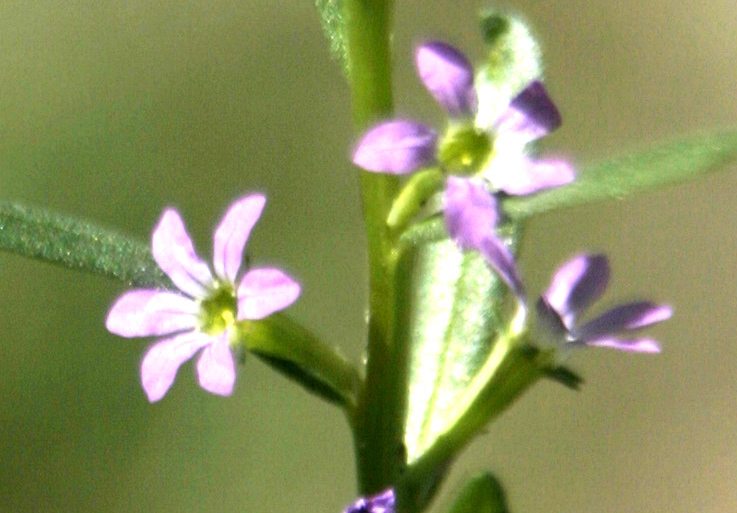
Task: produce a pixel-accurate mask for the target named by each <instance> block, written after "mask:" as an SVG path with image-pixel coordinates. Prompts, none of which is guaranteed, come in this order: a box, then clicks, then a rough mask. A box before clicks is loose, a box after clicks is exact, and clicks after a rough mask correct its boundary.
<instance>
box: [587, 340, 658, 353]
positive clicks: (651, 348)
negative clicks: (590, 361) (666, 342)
mask: <svg viewBox="0 0 737 513" xmlns="http://www.w3.org/2000/svg"><path fill="white" fill-rule="evenodd" d="M586 345H587V346H596V347H611V348H612V349H618V350H620V351H627V352H630V353H659V352H660V344H658V343H657V342H656V341H655V340H651V339H648V338H640V339H636V340H620V339H617V338H603V339H600V340H594V341H590V342H586Z"/></svg>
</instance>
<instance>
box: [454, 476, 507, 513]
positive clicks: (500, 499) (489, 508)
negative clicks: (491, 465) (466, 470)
mask: <svg viewBox="0 0 737 513" xmlns="http://www.w3.org/2000/svg"><path fill="white" fill-rule="evenodd" d="M508 512H509V509H508V508H507V500H506V497H505V494H504V489H503V488H502V485H501V483H500V482H499V480H498V479H496V478H495V477H494V476H493V475H491V474H490V473H488V472H485V473H483V474H481V475H479V476H476V477H474V478H471V479H469V480H468V481H467V482H466V484H465V485H463V489H461V491H460V493H459V494H458V496H457V497H456V500H455V502H453V505H452V506H451V507H450V509H448V513H508Z"/></svg>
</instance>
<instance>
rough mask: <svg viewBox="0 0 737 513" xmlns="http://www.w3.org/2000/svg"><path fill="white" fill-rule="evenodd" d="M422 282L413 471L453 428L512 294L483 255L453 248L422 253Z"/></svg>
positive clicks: (415, 342) (414, 354)
mask: <svg viewBox="0 0 737 513" xmlns="http://www.w3.org/2000/svg"><path fill="white" fill-rule="evenodd" d="M508 228H509V227H508ZM507 241H508V242H512V243H514V244H516V241H517V234H516V233H511V232H510V233H507ZM416 276H417V278H416V281H415V287H416V288H415V291H414V294H413V297H412V319H413V325H412V332H411V334H410V337H411V343H410V348H411V354H410V370H409V397H408V404H407V420H406V431H405V444H406V446H407V456H408V461H409V462H410V463H411V462H412V461H413V460H414V459H416V458H418V457H419V456H420V455H421V454H422V453H423V452H424V451H425V450H426V449H427V448H428V447H429V446H431V445H432V444H433V442H434V441H435V439H436V438H437V437H438V436H440V435H441V434H442V433H443V432H444V431H445V430H446V429H447V428H448V427H449V422H452V421H453V420H454V419H453V417H452V416H451V415H450V413H451V412H452V411H454V408H455V406H456V402H457V399H458V397H460V396H461V395H462V393H463V391H464V390H466V388H467V387H468V386H469V385H470V383H471V381H472V380H473V378H474V377H475V376H476V374H477V373H478V371H479V370H480V369H481V367H482V366H483V365H484V363H485V361H486V358H487V357H488V355H489V354H490V352H491V348H492V343H493V341H494V339H495V337H496V335H497V334H498V330H499V329H501V328H503V326H502V325H501V323H500V316H501V312H502V309H503V307H504V298H505V293H506V290H507V289H506V286H505V285H504V284H503V283H502V282H501V280H500V279H499V278H498V277H497V276H496V275H495V274H494V272H493V271H492V270H491V269H490V268H489V266H488V265H487V263H486V262H485V261H484V259H483V258H482V257H481V255H480V254H479V253H478V252H475V251H469V252H465V253H464V252H461V251H460V250H459V249H458V248H457V247H456V246H455V245H454V244H453V243H452V242H450V241H447V240H446V241H440V242H435V243H431V244H427V245H426V246H424V247H423V248H421V249H420V250H419V251H418V257H417V266H416Z"/></svg>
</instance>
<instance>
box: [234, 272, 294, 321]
mask: <svg viewBox="0 0 737 513" xmlns="http://www.w3.org/2000/svg"><path fill="white" fill-rule="evenodd" d="M299 293H300V287H299V283H297V282H296V281H294V280H293V279H292V278H290V277H289V276H287V275H286V274H284V273H283V272H282V271H280V270H279V269H273V268H262V269H252V270H250V271H248V273H246V275H245V276H244V277H243V280H242V281H241V284H240V286H239V287H238V319H239V320H241V319H263V318H264V317H266V316H267V315H270V314H272V313H274V312H276V311H278V310H281V309H283V308H286V307H287V306H289V305H291V304H292V303H293V302H294V301H295V300H296V299H297V298H298V297H299Z"/></svg>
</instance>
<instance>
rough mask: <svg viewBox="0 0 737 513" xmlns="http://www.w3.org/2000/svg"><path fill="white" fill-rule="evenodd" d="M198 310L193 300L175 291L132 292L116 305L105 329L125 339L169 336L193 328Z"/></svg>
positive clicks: (111, 310) (106, 322)
mask: <svg viewBox="0 0 737 513" xmlns="http://www.w3.org/2000/svg"><path fill="white" fill-rule="evenodd" d="M198 311H199V307H198V306H197V304H196V303H195V302H194V301H192V300H191V299H190V298H188V297H185V296H182V295H180V294H176V293H174V292H162V291H158V290H131V291H130V292H126V293H125V294H123V295H122V296H120V297H119V298H118V300H117V301H116V302H115V304H114V305H113V307H112V308H111V309H110V313H108V315H107V320H106V321H105V326H106V327H107V329H108V331H110V332H111V333H115V334H116V335H120V336H122V337H148V336H152V335H168V334H170V333H174V332H175V331H181V330H186V329H192V328H194V327H195V326H196V325H197V312H198Z"/></svg>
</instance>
